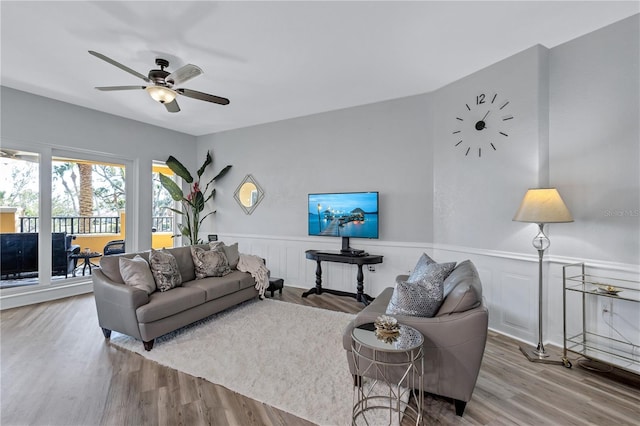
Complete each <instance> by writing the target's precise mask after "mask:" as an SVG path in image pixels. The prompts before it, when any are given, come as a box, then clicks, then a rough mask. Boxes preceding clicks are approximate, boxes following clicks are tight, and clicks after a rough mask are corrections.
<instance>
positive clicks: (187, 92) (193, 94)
mask: <svg viewBox="0 0 640 426" xmlns="http://www.w3.org/2000/svg"><path fill="white" fill-rule="evenodd" d="M176 92H178V93H180V94H181V95H184V96H187V97H189V98H193V99H198V100H201V101H207V102H213V103H214V104H220V105H227V104H228V103H229V99H227V98H221V97H220V96H214V95H210V94H208V93H202V92H198V91H196V90H191V89H176Z"/></svg>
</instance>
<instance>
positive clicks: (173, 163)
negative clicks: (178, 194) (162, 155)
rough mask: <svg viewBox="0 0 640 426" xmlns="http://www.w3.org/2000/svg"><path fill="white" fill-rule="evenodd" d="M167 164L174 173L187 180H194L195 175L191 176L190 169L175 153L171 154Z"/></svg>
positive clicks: (190, 181) (188, 181) (189, 181)
mask: <svg viewBox="0 0 640 426" xmlns="http://www.w3.org/2000/svg"><path fill="white" fill-rule="evenodd" d="M167 166H168V167H169V168H170V169H171V170H172V171H173V173H175V174H177V175H178V176H180V177H181V178H182V179H184V180H185V182H187V183H192V182H193V177H192V176H191V173H189V170H187V168H186V167H185V166H183V165H182V163H181V162H179V161H178V160H177V159H176V158H175V157H174V156H173V155H170V156H169V158H167Z"/></svg>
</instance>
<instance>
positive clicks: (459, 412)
mask: <svg viewBox="0 0 640 426" xmlns="http://www.w3.org/2000/svg"><path fill="white" fill-rule="evenodd" d="M453 403H454V405H455V406H456V416H460V417H462V414H463V413H464V409H465V407H466V406H467V403H466V402H464V401H460V400H459V399H454V400H453Z"/></svg>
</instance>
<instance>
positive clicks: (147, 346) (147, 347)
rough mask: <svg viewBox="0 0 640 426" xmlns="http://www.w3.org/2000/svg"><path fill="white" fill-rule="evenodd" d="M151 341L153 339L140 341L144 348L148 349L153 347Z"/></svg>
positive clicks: (153, 340)
mask: <svg viewBox="0 0 640 426" xmlns="http://www.w3.org/2000/svg"><path fill="white" fill-rule="evenodd" d="M153 342H155V339H151V340H149V341H148V342H142V344H143V345H144V350H145V351H150V350H151V349H153Z"/></svg>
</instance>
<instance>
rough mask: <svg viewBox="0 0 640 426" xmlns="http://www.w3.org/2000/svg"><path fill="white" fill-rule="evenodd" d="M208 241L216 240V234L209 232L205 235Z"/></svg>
mask: <svg viewBox="0 0 640 426" xmlns="http://www.w3.org/2000/svg"><path fill="white" fill-rule="evenodd" d="M207 238H208V239H209V241H218V234H209V235H207Z"/></svg>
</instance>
